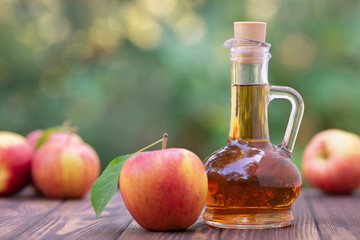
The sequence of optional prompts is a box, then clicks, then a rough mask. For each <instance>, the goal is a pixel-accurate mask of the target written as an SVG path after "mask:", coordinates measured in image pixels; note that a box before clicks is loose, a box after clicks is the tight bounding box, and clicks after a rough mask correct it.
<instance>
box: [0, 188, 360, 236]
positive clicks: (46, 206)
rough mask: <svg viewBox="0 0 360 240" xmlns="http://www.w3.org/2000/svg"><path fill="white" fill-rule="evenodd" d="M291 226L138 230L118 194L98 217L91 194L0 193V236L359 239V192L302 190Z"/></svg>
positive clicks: (201, 222) (294, 207) (201, 226)
mask: <svg viewBox="0 0 360 240" xmlns="http://www.w3.org/2000/svg"><path fill="white" fill-rule="evenodd" d="M293 211H294V215H295V218H296V220H295V223H294V224H293V225H292V226H289V227H284V228H278V229H266V230H228V229H227V230H222V229H217V228H212V227H209V226H206V225H205V224H204V223H203V221H202V219H201V218H199V220H198V221H197V222H196V223H195V224H194V225H193V226H192V227H191V228H189V229H188V230H187V231H176V232H151V231H146V230H144V229H142V228H141V227H140V226H139V225H138V224H137V223H136V222H135V221H134V220H133V218H132V217H131V215H130V214H129V212H128V211H127V210H126V208H125V206H124V204H123V202H122V199H121V195H120V193H117V194H116V195H115V197H114V198H113V199H112V200H111V202H110V203H109V205H108V206H107V207H106V209H105V210H104V212H103V213H102V215H101V216H100V218H99V219H97V220H96V219H95V215H94V212H93V209H92V207H91V204H90V200H89V197H88V196H87V197H85V198H84V199H81V200H52V199H46V198H43V197H40V196H38V195H36V194H34V192H33V191H32V190H31V189H30V188H28V189H25V191H23V192H22V194H20V195H18V196H14V197H6V198H4V197H3V198H0V239H1V240H5V239H51V240H56V239H72V240H73V239H101V240H103V239H199V240H200V239H326V240H327V239H341V240H351V239H360V192H356V193H355V194H353V195H350V196H331V195H325V194H322V193H320V192H318V191H315V190H304V191H303V192H302V193H301V195H300V197H299V198H298V200H297V201H296V202H295V204H294V206H293Z"/></svg>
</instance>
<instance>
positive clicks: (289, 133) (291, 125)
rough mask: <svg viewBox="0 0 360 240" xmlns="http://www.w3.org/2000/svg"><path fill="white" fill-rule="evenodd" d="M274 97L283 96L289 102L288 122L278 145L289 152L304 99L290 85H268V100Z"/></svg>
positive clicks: (295, 135)
mask: <svg viewBox="0 0 360 240" xmlns="http://www.w3.org/2000/svg"><path fill="white" fill-rule="evenodd" d="M276 98H284V99H287V100H289V101H290V102H291V113H290V118H289V122H288V125H287V127H286V131H285V136H284V139H283V141H282V143H281V144H280V145H279V146H280V147H285V148H286V149H287V150H288V151H289V152H290V153H291V152H292V151H293V149H294V145H295V140H296V137H297V134H298V132H299V128H300V123H301V119H302V116H303V114H304V101H303V99H302V97H301V96H300V94H299V93H298V92H297V91H296V90H294V89H292V88H290V87H281V86H270V101H272V100H273V99H276Z"/></svg>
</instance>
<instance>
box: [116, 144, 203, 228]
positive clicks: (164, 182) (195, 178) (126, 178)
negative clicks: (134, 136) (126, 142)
mask: <svg viewBox="0 0 360 240" xmlns="http://www.w3.org/2000/svg"><path fill="white" fill-rule="evenodd" d="M119 185H120V191H121V195H122V197H123V200H124V203H125V205H126V207H127V209H128V210H129V212H130V213H131V215H132V216H133V217H134V219H135V220H136V221H137V222H138V223H139V224H140V225H141V226H142V227H144V228H146V229H149V230H157V231H168V230H177V229H186V228H187V227H189V226H191V225H192V224H194V223H195V222H196V220H197V219H198V217H199V215H200V214H201V211H202V209H203V207H204V204H205V200H206V195H207V189H208V187H207V176H206V173H205V169H204V166H203V164H202V162H201V160H200V159H199V158H198V157H197V156H196V155H195V154H194V153H192V152H190V151H188V150H185V149H179V148H172V149H171V148H170V149H165V150H158V151H149V152H141V153H137V154H135V155H133V156H132V157H130V158H129V159H128V160H127V161H126V162H125V164H124V166H123V168H122V170H121V173H120V181H119Z"/></svg>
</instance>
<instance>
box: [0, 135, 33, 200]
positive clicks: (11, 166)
mask: <svg viewBox="0 0 360 240" xmlns="http://www.w3.org/2000/svg"><path fill="white" fill-rule="evenodd" d="M31 154H32V150H31V147H30V145H29V144H28V142H27V141H26V139H25V138H24V137H23V136H21V135H19V134H16V133H12V132H0V196H5V195H9V194H13V193H16V192H18V191H20V190H21V189H22V188H24V187H25V186H26V185H27V184H28V183H29V181H30V162H31Z"/></svg>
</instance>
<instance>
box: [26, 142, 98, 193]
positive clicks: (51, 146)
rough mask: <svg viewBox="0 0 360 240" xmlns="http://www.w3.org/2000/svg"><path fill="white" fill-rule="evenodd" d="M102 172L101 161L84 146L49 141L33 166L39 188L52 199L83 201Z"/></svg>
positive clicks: (93, 152) (33, 175) (89, 148)
mask: <svg viewBox="0 0 360 240" xmlns="http://www.w3.org/2000/svg"><path fill="white" fill-rule="evenodd" d="M99 172H100V160H99V157H98V155H97V153H96V152H95V150H94V149H93V148H92V147H91V146H89V145H88V144H86V143H84V142H81V143H76V142H67V141H48V142H46V143H44V144H43V145H41V146H40V148H39V149H38V150H37V151H36V152H35V155H34V157H33V160H32V166H31V173H32V179H33V182H34V184H35V186H36V188H37V189H38V190H39V191H40V192H41V193H42V194H44V195H45V196H47V197H52V198H81V197H82V196H84V195H85V194H86V193H87V192H88V191H89V190H90V188H91V185H92V184H93V182H94V181H95V179H96V178H97V177H98V176H99Z"/></svg>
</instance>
